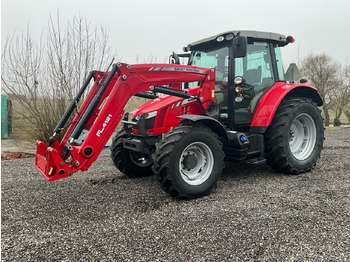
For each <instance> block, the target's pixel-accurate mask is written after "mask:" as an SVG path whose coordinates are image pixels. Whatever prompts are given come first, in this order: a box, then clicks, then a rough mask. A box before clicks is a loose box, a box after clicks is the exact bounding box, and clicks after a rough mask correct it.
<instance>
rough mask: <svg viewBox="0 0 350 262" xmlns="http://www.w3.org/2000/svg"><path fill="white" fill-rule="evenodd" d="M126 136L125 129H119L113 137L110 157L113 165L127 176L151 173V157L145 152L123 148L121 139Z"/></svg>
mask: <svg viewBox="0 0 350 262" xmlns="http://www.w3.org/2000/svg"><path fill="white" fill-rule="evenodd" d="M127 137H128V134H127V133H126V131H125V130H124V129H121V130H120V131H119V132H118V133H117V134H116V136H115V137H114V138H113V143H112V147H111V158H112V160H113V163H114V165H115V166H116V168H118V170H119V171H120V172H122V173H123V174H125V175H127V176H128V177H141V176H148V175H152V174H153V172H152V164H153V161H152V158H151V157H150V156H149V155H147V154H143V153H139V152H135V151H132V150H129V149H126V148H124V147H123V140H124V139H125V138H127Z"/></svg>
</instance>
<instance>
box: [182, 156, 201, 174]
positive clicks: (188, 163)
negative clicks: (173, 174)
mask: <svg viewBox="0 0 350 262" xmlns="http://www.w3.org/2000/svg"><path fill="white" fill-rule="evenodd" d="M197 163H198V160H197V157H196V155H195V154H194V153H193V152H188V155H187V156H185V157H184V159H183V166H184V168H185V169H188V171H190V170H191V169H193V168H195V167H196V166H197Z"/></svg>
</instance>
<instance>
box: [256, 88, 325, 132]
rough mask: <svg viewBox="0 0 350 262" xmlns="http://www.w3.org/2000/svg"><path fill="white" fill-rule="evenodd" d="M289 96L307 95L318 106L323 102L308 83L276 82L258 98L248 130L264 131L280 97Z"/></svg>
mask: <svg viewBox="0 0 350 262" xmlns="http://www.w3.org/2000/svg"><path fill="white" fill-rule="evenodd" d="M289 97H307V98H310V99H312V100H313V101H314V102H315V103H316V104H317V105H318V106H321V105H322V104H323V102H322V98H321V97H320V95H319V93H318V92H317V89H316V88H315V87H313V86H312V85H310V84H286V83H285V82H277V83H276V84H275V85H274V86H273V87H272V88H271V89H269V90H268V91H267V92H266V94H265V95H264V96H263V97H262V98H261V99H260V101H259V103H258V105H257V109H256V111H255V115H254V118H253V121H252V123H251V127H250V131H252V132H255V133H264V132H265V130H266V129H267V127H268V126H269V125H270V123H271V121H272V118H273V116H274V114H275V112H276V110H277V108H278V106H279V104H280V103H281V101H282V99H284V98H289Z"/></svg>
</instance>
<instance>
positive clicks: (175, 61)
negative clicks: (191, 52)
mask: <svg viewBox="0 0 350 262" xmlns="http://www.w3.org/2000/svg"><path fill="white" fill-rule="evenodd" d="M169 64H177V65H179V64H180V58H179V56H178V55H177V54H176V53H175V52H173V53H172V54H171V55H170V57H169Z"/></svg>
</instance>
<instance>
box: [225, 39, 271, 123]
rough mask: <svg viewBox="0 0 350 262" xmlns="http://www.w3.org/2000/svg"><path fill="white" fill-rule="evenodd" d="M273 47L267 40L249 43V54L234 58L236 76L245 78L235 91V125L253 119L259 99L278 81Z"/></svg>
mask: <svg viewBox="0 0 350 262" xmlns="http://www.w3.org/2000/svg"><path fill="white" fill-rule="evenodd" d="M271 48H272V49H273V45H272V44H269V43H266V42H253V43H249V44H248V46H247V55H246V56H245V57H241V58H235V60H234V67H233V68H234V69H233V70H234V76H242V77H243V79H244V80H243V81H244V82H243V83H242V84H241V85H240V86H239V87H235V90H234V91H233V92H234V95H233V101H232V105H233V108H234V109H233V115H234V116H233V121H234V125H241V124H249V123H250V122H251V121H252V119H253V116H254V112H255V109H256V106H257V103H258V101H259V99H260V98H261V96H262V95H263V94H264V93H265V92H266V91H267V90H268V89H269V88H270V87H272V86H273V84H274V83H275V82H276V79H275V76H274V70H273V68H274V66H273V60H272V59H271V58H272V53H273V52H274V51H273V50H271Z"/></svg>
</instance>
